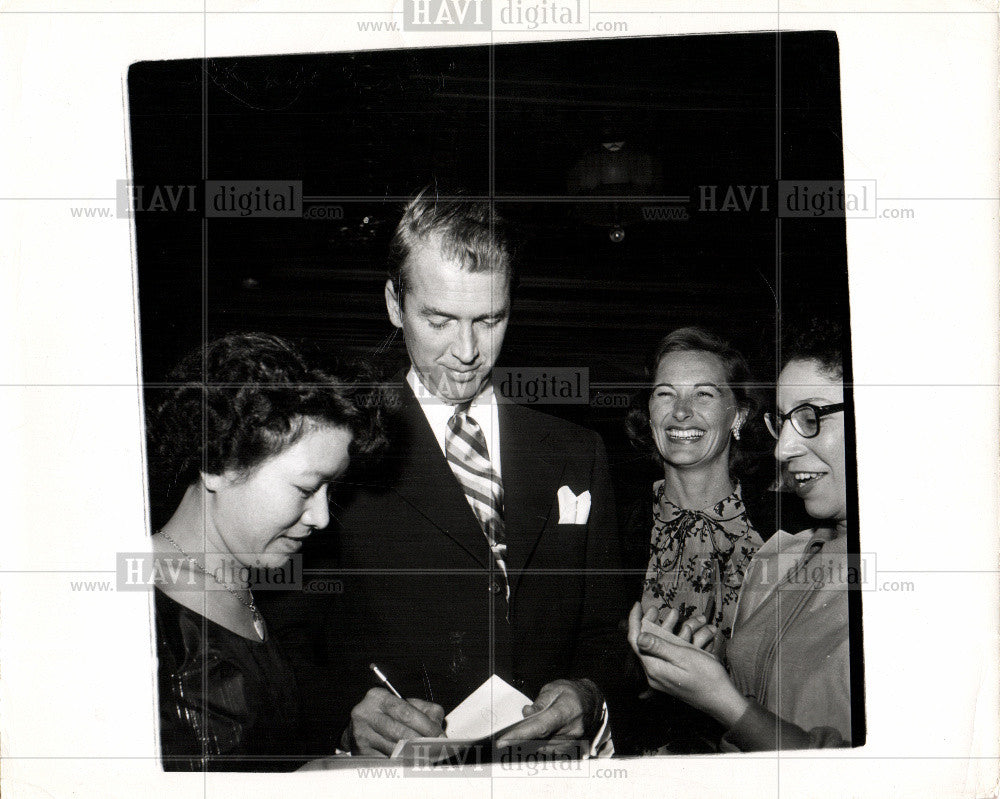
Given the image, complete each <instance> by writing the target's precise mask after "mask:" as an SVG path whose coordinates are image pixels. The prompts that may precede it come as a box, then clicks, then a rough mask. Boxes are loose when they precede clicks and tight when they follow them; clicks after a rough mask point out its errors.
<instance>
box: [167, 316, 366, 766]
mask: <svg viewBox="0 0 1000 799" xmlns="http://www.w3.org/2000/svg"><path fill="white" fill-rule="evenodd" d="M168 384H169V388H168V391H167V396H166V397H165V398H164V399H162V400H161V401H160V402H159V403H156V404H154V405H153V406H152V408H151V411H150V414H149V420H148V424H147V433H148V436H149V442H150V446H149V450H150V472H151V478H150V486H151V490H152V492H153V493H155V492H157V491H158V490H161V489H165V492H164V493H165V494H166V495H167V500H166V501H167V502H171V504H172V503H173V502H176V505H175V507H174V510H173V512H172V513H171V515H170V517H169V519H168V520H167V522H166V523H165V524H164V525H163V527H162V528H161V529H160V531H159V532H157V533H155V534H154V535H153V539H152V540H153V549H154V552H155V553H156V557H157V560H158V562H159V568H158V569H157V570H156V574H158V575H160V576H161V578H162V579H160V580H159V581H158V583H157V585H156V632H157V655H158V659H159V683H160V734H161V743H162V753H163V762H164V768H165V769H166V770H224V771H227V770H233V771H235V770H249V771H254V770H274V769H284V768H289V767H292V766H294V765H296V760H295V758H294V753H293V752H292V751H291V750H290V749H289V745H290V742H291V741H293V740H294V739H295V736H294V733H295V728H296V714H297V709H296V708H297V702H298V699H297V696H296V691H295V684H294V678H293V676H292V672H291V670H290V669H289V668H288V666H287V665H286V663H285V661H284V658H283V656H282V653H281V649H280V645H279V644H278V642H276V641H275V640H273V639H272V638H271V637H270V636H269V635H268V633H267V628H266V626H265V623H264V619H263V616H262V615H261V613H260V612H259V611H258V609H257V606H256V603H255V601H254V597H253V593H252V592H251V588H250V584H251V583H252V582H253V581H254V579H255V578H257V579H259V577H260V575H261V574H263V573H266V570H268V569H279V568H281V567H282V566H284V565H285V564H287V563H288V561H289V558H290V557H291V556H292V555H293V554H294V553H295V552H297V551H298V549H299V548H300V547H301V546H302V541H303V539H304V538H306V537H307V536H308V535H310V534H311V533H312V532H314V531H315V530H321V529H322V528H324V527H326V525H327V524H328V522H329V520H330V516H329V510H328V501H329V497H328V492H329V490H330V489H329V487H330V485H331V484H332V483H335V482H336V481H338V480H339V479H340V478H342V477H343V475H344V473H345V472H346V470H347V468H348V465H349V463H350V461H351V457H352V455H363V456H365V457H370V456H372V455H375V454H377V453H378V451H380V450H381V448H382V447H383V446H384V444H385V436H384V433H383V431H382V423H381V411H380V404H379V402H378V401H377V400H378V399H379V397H378V395H377V393H371V394H370V395H369V396H366V397H361V396H360V391H361V388H360V387H359V386H357V385H352V384H350V383H348V382H347V381H346V380H344V379H343V378H340V377H335V376H333V375H331V374H329V373H326V372H322V371H319V370H316V369H314V368H312V367H310V366H308V365H307V364H306V363H305V362H304V361H303V359H302V357H301V356H300V355H299V354H298V353H297V352H296V351H295V350H294V349H293V348H292V346H291V345H290V344H288V343H287V342H285V341H283V340H282V339H280V338H278V337H276V336H270V335H265V334H259V333H250V334H242V335H231V336H227V337H225V338H222V339H218V340H216V341H212V342H210V343H208V344H206V345H205V346H204V347H203V348H201V349H200V350H198V351H196V352H194V353H192V354H191V355H189V356H188V357H187V358H185V359H184V360H183V361H182V362H181V364H180V365H179V366H178V367H177V368H176V369H175V370H174V372H173V373H172V374H171V375H170V376H169V378H168ZM362 400H363V401H362ZM373 400H374V401H373Z"/></svg>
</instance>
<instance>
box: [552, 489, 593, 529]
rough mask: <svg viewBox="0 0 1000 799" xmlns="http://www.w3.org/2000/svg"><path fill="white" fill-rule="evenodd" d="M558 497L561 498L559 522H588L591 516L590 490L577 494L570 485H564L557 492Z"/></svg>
mask: <svg viewBox="0 0 1000 799" xmlns="http://www.w3.org/2000/svg"><path fill="white" fill-rule="evenodd" d="M556 498H557V499H558V500H559V524H586V523H587V519H589V518H590V492H589V491H584V492H583V493H582V494H580V496H577V495H576V494H574V493H573V490H572V489H571V488H570V487H569V486H563V487H562V488H560V489H559V490H558V491H557V492H556Z"/></svg>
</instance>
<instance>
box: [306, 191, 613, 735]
mask: <svg viewBox="0 0 1000 799" xmlns="http://www.w3.org/2000/svg"><path fill="white" fill-rule="evenodd" d="M511 281H512V264H511V247H510V245H509V238H508V236H507V234H506V232H505V229H504V226H503V223H502V221H501V220H500V219H499V218H498V217H497V216H496V215H495V214H494V212H493V210H492V207H491V206H490V204H488V203H482V202H473V201H470V200H462V199H457V200H451V199H445V198H436V197H435V196H433V195H431V194H429V193H427V192H424V193H422V194H421V195H418V197H417V198H416V199H415V200H413V201H412V202H411V203H410V204H409V206H408V207H407V209H406V211H405V213H404V216H403V218H402V220H401V221H400V223H399V225H398V227H397V229H396V233H395V236H394V238H393V242H392V246H391V263H390V270H389V278H388V280H387V282H386V286H385V301H386V307H387V310H388V314H389V319H390V320H391V322H392V324H393V325H395V327H397V328H399V329H401V330H402V332H403V338H404V340H405V343H406V349H407V352H408V354H409V359H410V367H409V369H408V370H406V371H405V373H403V374H400V375H399V378H400V381H399V393H400V398H401V404H400V407H399V411H400V412H399V414H398V421H397V424H398V430H397V432H396V436H395V437H394V439H393V446H392V449H391V451H390V454H389V456H388V462H387V463H386V464H384V471H385V479H384V480H381V481H380V484H378V485H363V486H356V487H355V490H354V492H353V496H350V497H348V498H347V499H346V501H345V504H344V506H343V507H342V508H336V507H335V508H334V516H335V517H337V519H338V521H339V525H338V527H339V535H337V534H336V533H332V534H330V536H329V537H328V538H327V540H328V541H331V542H333V546H334V547H335V549H336V550H337V551H336V552H335V553H333V558H334V562H336V564H337V566H336V569H337V570H338V572H339V573H340V574H342V576H343V577H342V578H343V585H344V591H343V595H342V596H340V597H338V601H337V602H336V603H335V606H331V607H330V611H329V613H328V615H327V617H326V619H325V622H324V625H325V626H324V628H323V631H322V634H321V635H322V638H323V641H322V647H321V648H323V649H324V651H323V652H322V654H321V657H325V659H326V660H327V661H328V662H329V663H330V664H331V666H332V667H333V668H334V669H336V672H337V676H336V677H335V678H334V685H333V686H332V690H335V691H336V692H337V693H338V694H339V698H340V700H341V701H342V702H346V706H349V707H351V711H350V714H349V718H350V720H349V722H348V724H347V729H346V730H345V732H344V734H343V736H342V737H341V739H340V745H341V746H342V747H343V748H345V749H346V748H348V747H349V748H350V749H351V751H353V752H354V753H356V754H368V755H371V754H383V755H388V754H390V753H391V752H392V749H393V747H394V746H395V744H396V743H397V742H398V741H399V740H400V739H403V738H413V737H418V736H434V735H440V734H441V731H442V721H443V718H444V715H445V712H450V711H451V710H452V709H453V708H454V707H455V706H457V705H458V704H459V703H460V702H461V701H462V700H463V699H464V698H465V697H466V696H467V695H468V694H470V693H471V692H472V691H473V690H475V689H476V688H477V687H479V686H480V685H481V684H482V683H483V682H484V681H485V680H487V679H488V678H489V677H490V676H491V675H492V674H497V675H499V676H500V677H502V678H503V679H505V680H507V681H508V682H509V683H511V684H512V685H514V686H515V687H516V688H518V689H519V690H521V691H522V692H524V693H525V694H527V695H528V696H529V697H532V698H534V703H533V704H532V705H531V706H530V707H529V708H526V709H525V720H524V721H523V722H521V723H520V724H519V725H518V726H517V727H516V728H514V730H512V731H511V733H510V734H509V735H507V736H505V738H507V739H508V740H510V741H514V740H529V739H531V740H537V739H549V738H552V737H560V738H563V737H566V738H576V739H581V738H582V739H590V738H591V737H592V736H594V735H595V734H596V733H598V731H599V730H600V729H601V728H602V726H603V724H604V720H605V717H606V714H607V706H608V705H607V703H606V700H608V701H609V702H611V707H612V716H613V715H614V704H613V697H614V696H615V692H616V689H617V686H618V685H619V683H620V682H621V680H622V675H623V672H624V662H623V660H622V658H624V657H625V656H626V655H625V647H624V644H623V642H624V636H623V635H622V633H621V632H620V631H619V630H618V629H617V623H618V621H619V620H620V619H621V618H623V617H624V615H625V612H626V610H627V608H626V605H627V604H628V602H627V600H628V597H626V596H625V593H624V591H623V590H622V588H621V584H620V582H619V578H620V575H619V573H618V564H619V560H618V557H619V545H618V538H617V531H616V525H615V519H614V516H615V514H614V503H613V498H612V492H611V485H610V480H609V476H608V468H607V461H606V456H605V452H604V446H603V444H602V442H601V440H600V437H599V436H597V435H596V434H595V433H593V432H591V431H587V430H585V429H583V428H581V427H578V426H576V425H573V424H571V423H568V422H565V421H562V420H559V419H557V418H555V417H551V416H549V415H547V414H542V413H539V412H537V411H534V410H531V409H528V408H526V407H523V406H521V405H518V404H515V403H512V402H505V401H504V400H503V398H501V397H498V396H497V394H496V392H495V387H494V386H493V384H492V381H491V375H492V372H493V366H494V363H495V361H496V359H497V356H498V355H499V353H500V348H501V345H502V343H503V339H504V334H505V332H506V328H507V321H508V317H509V313H510V299H511V297H510V294H511V292H510V290H511ZM563 486H566V487H568V491H567V490H566V489H564V490H563V494H564V501H563V502H562V503H561V501H560V500H559V499H558V498H557V493H558V492H559V490H560V488H561V487H563ZM568 492H572V494H569V493H568ZM585 492H589V494H590V510H589V514H588V512H587V510H586V508H585V507H584V505H585V504H586V503H585V500H583V499H581V502H580V504H579V506H578V507H577V508H576V512H575V513H574V511H573V509H572V502H573V499H572V498H573V497H576V496H580V495H583V494H585ZM565 497H570V499H568V500H566V499H565ZM567 501H568V502H569V503H570V507H569V510H568V511H567V504H566V503H567ZM305 565H306V567H307V568H310V567H311V566H314V565H315V564H310V563H309V562H306V564H305ZM369 662H375V663H377V664H378V665H379V666H380V667H381V669H382V671H383V672H384V673H385V674H386V675H387V676H388V677H389V679H390V681H391V682H392V683H393V685H394V687H396V688H398V689H399V690H400V691H401V692H402V694H403V696H406V697H409V699H408V701H406V700H403V699H400V698H398V697H397V696H395V695H394V694H393V693H391V692H390V691H389V690H386V688H384V687H381V686H379V685H378V683H377V681H376V680H375V679H374V677H373V676H372V674H371V672H370V671H369V670H368V664H369ZM313 688H315V691H314V690H313ZM305 689H306V690H305V693H306V695H307V696H319V695H320V694H321V693H322V692H323V691H324V690H325V691H327V692H329V691H330V690H331V686H330V685H327V686H309V685H307V686H305ZM346 706H345V707H346ZM326 721H327V723H328V724H329V723H333V724H334V729H336V721H335V720H331V719H327V720H326Z"/></svg>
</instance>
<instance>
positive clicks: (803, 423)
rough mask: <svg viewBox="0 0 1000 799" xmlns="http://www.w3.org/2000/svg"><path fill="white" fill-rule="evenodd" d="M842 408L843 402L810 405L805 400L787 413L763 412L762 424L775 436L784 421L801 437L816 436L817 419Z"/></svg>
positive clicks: (777, 436)
mask: <svg viewBox="0 0 1000 799" xmlns="http://www.w3.org/2000/svg"><path fill="white" fill-rule="evenodd" d="M842 410H844V403H843V402H837V403H835V404H833V405H811V404H810V403H808V402H807V403H805V404H804V405H798V406H796V407H794V408H792V409H791V410H790V411H789V412H788V413H765V414H764V424H766V425H767V429H768V430H769V431H770V432H771V435H772V436H774V437H775V438H779V437H780V436H781V428H782V427H784V425H785V422H786V421H791V423H792V428H793V429H794V430H795V432H796V433H798V434H799V435H800V436H802V437H803V438H816V436H818V435H819V420H820V419H821V418H823V417H824V416H827V415H828V414H831V413H836V412H837V411H842Z"/></svg>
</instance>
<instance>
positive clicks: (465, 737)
mask: <svg viewBox="0 0 1000 799" xmlns="http://www.w3.org/2000/svg"><path fill="white" fill-rule="evenodd" d="M530 704H531V700H530V699H529V698H528V697H527V696H525V695H524V694H522V693H521V692H520V691H518V690H517V689H516V688H515V687H514V686H513V685H511V684H510V683H508V682H507V681H506V680H504V679H502V678H500V677H497V675H495V674H494V675H493V676H492V677H490V678H489V679H488V680H487V681H486V682H484V683H483V684H482V685H480V686H479V687H478V688H477V689H476V690H475V691H473V692H472V693H471V694H469V695H468V696H467V697H466V698H465V699H464V700H463V701H462V703H461V704H460V705H459V706H458V707H456V708H455V709H454V710H453V711H451V713H449V714H448V715H447V716H445V722H446V724H445V738H414V739H410V740H403V741H400V742H399V743H397V744H396V748H395V749H394V750H393V752H392V757H394V758H398V759H402V760H404V761H408V762H409V761H417V762H431V763H433V762H435V761H436V760H439V759H441V758H444V757H446V756H454V755H455V752H456V751H457V750H456V749H455V747H459V748H461V747H462V746H465V745H468V746H472V745H477V744H479V745H481V744H482V743H483V742H484V741H486V740H488V739H490V738H492V737H494V736H495V735H496V734H497V733H498V732H502V731H503V730H505V729H507V728H508V727H511V726H513V725H514V724H516V723H517V722H519V721H522V720H523V719H524V706H525V705H530Z"/></svg>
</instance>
